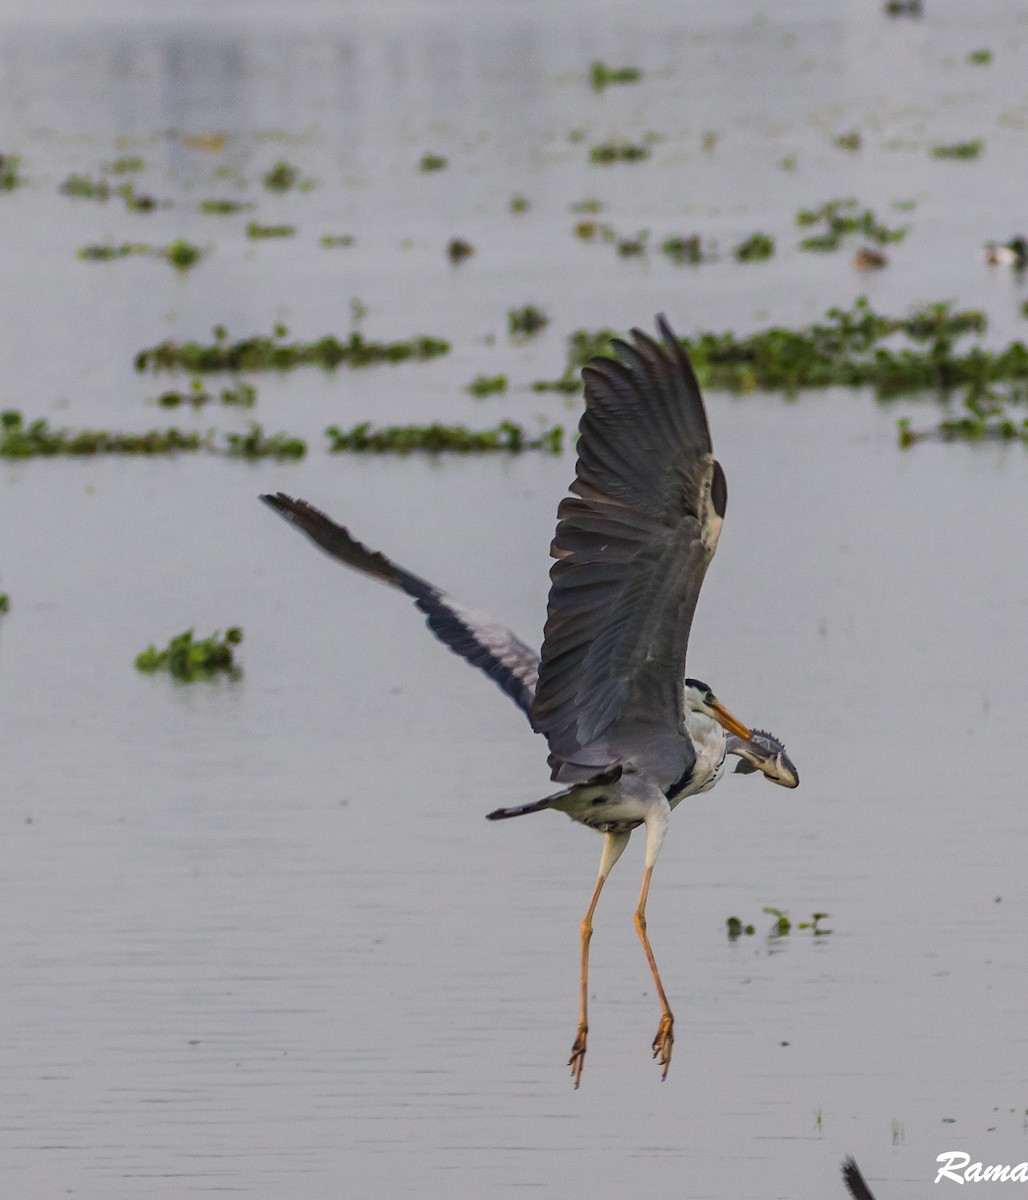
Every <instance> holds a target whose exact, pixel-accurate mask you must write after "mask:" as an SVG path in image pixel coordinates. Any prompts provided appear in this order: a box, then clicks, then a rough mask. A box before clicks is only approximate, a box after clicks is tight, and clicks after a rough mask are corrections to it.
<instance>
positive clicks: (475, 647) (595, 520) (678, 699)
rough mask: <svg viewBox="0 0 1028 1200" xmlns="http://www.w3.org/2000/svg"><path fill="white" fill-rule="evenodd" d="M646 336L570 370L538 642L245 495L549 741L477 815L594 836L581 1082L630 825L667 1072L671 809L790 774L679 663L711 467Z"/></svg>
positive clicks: (790, 782) (663, 356)
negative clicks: (666, 865) (392, 590)
mask: <svg viewBox="0 0 1028 1200" xmlns="http://www.w3.org/2000/svg"><path fill="white" fill-rule="evenodd" d="M657 324H658V328H659V330H660V333H661V338H662V342H661V343H658V342H657V341H655V340H654V339H652V338H650V337H649V336H647V335H646V334H644V333H642V332H641V331H639V330H633V331H632V334H631V341H630V342H627V341H621V340H619V339H617V340H615V341H614V342H613V349H614V351H615V353H616V354H617V355H618V358H617V359H614V358H596V359H593V360H592V361H591V362H590V363H589V364H588V365H587V366H586V367H584V368H583V370H582V375H583V378H584V380H585V412H584V414H583V416H582V419H581V423H580V426H579V440H578V462H577V464H576V473H575V479H574V481H573V482H572V484H571V487H570V491H571V492H572V493H573V494H572V495H571V496H568V497H566V498H565V499H564V500H563V501H562V502H561V504H560V506H559V508H558V512H557V519H558V520H557V531H556V536H555V537H554V540H553V543H552V546H551V550H550V553H551V555H552V557H553V558H554V559H555V560H556V561H555V562H554V565H553V566H552V568H551V570H550V580H551V586H550V595H549V602H548V606H547V618H546V624H545V628H544V630H543V646H542V651H541V654H538V655H537V654H536V653H535V652H534V651H533V650H531V649H530V648H529V647H528V646H527V645H526V644H525V643H524V642H523V641H521V639H520V638H518V637H516V636H515V635H514V634H513V633H512V632H511V631H510V630H509V629H507V628H506V627H504V626H503V625H500V624H497V623H496V622H494V621H491V620H490V619H488V618H487V617H484V616H482V615H480V614H477V613H475V612H472V611H471V610H469V609H467V608H465V607H464V606H463V605H461V604H459V603H457V602H456V601H455V600H453V599H452V598H450V597H449V596H447V595H446V593H445V592H442V591H440V589H438V588H436V587H435V586H434V585H433V584H430V583H428V582H427V581H426V580H424V579H422V578H420V577H419V576H417V575H414V574H412V573H411V572H410V571H407V570H406V569H404V568H403V567H400V566H399V565H397V564H396V563H394V562H392V561H391V560H390V559H388V558H386V556H385V555H384V554H382V553H380V552H378V551H375V550H370V549H368V548H367V547H366V546H364V545H362V544H361V543H360V542H359V541H357V540H356V539H355V538H354V537H353V536H352V535H351V534H350V533H349V531H348V530H347V529H345V528H344V527H343V526H341V525H338V524H336V523H335V522H334V521H332V520H331V519H330V518H329V517H327V516H326V515H325V514H324V513H322V512H320V511H319V510H318V509H316V508H314V507H313V506H312V505H310V504H308V503H307V502H306V501H304V500H294V499H293V498H291V497H290V496H287V495H285V494H284V493H281V492H280V493H278V494H277V495H265V496H262V497H261V499H262V500H263V501H264V502H265V503H267V504H268V505H270V506H271V507H272V508H273V509H275V510H276V512H278V513H280V514H281V515H282V516H283V517H284V518H285V519H286V520H288V521H290V522H291V523H292V524H294V525H295V526H297V528H299V529H301V530H302V531H303V532H304V533H306V534H307V536H308V537H309V538H311V540H312V541H314V542H315V543H316V544H317V545H318V546H320V547H321V549H323V550H325V551H326V552H327V553H328V554H330V555H332V556H333V557H334V558H336V559H338V560H339V561H341V562H344V563H346V564H347V565H348V566H350V567H353V568H355V569H356V570H358V571H362V572H363V573H365V574H367V575H370V576H372V577H373V578H375V579H378V580H380V581H381V582H383V583H388V584H390V585H392V586H394V587H397V588H400V589H401V590H402V591H404V592H406V593H407V594H408V595H409V596H411V597H412V598H413V600H414V602H415V604H416V606H417V607H418V608H419V609H421V611H422V612H423V613H424V614H425V616H426V618H427V623H428V626H429V628H430V629H431V630H432V631H433V633H435V635H436V636H437V637H438V638H439V639H440V640H441V641H442V642H443V643H444V644H445V645H447V646H448V647H449V648H450V649H451V650H452V651H454V652H455V653H456V654H459V655H460V656H461V657H462V658H464V659H465V660H467V661H468V662H469V663H471V664H472V665H473V666H476V667H479V668H480V669H481V670H482V671H484V672H485V673H486V674H487V675H488V676H490V678H492V679H493V681H494V682H495V683H497V684H498V685H499V686H500V687H501V688H502V689H503V691H504V692H506V693H507V695H509V696H510V697H511V699H513V700H514V702H515V703H516V704H517V705H518V706H519V707H520V708H521V709H522V711H523V712H524V713H525V714H526V716H527V717H528V719H529V721H530V722H531V725H532V728H533V729H534V730H535V731H536V732H537V733H541V734H543V736H544V737H545V738H546V740H547V742H548V744H549V765H550V769H551V778H552V779H553V780H554V781H556V782H558V783H561V784H563V785H564V786H563V787H562V788H561V790H560V791H558V792H555V793H553V794H552V795H550V796H547V797H545V798H544V799H542V800H539V801H537V802H535V803H532V804H525V805H519V806H517V807H513V808H502V809H497V810H496V811H494V812H491V813H489V814H487V815H488V817H489V819H490V820H500V819H505V818H509V817H517V816H523V815H525V814H527V813H534V812H541V811H543V810H545V809H554V810H556V811H558V812H564V813H566V814H567V815H568V816H569V817H571V819H572V820H574V821H578V822H580V823H581V824H583V825H588V826H589V827H591V828H593V829H596V830H598V831H599V832H601V833H603V834H604V844H603V850H602V853H601V857H600V867H599V872H598V875H597V879H596V884H595V887H594V889H593V893H592V896H591V898H590V901H589V907H588V909H587V910H586V914H585V917H584V918H583V920H582V924H581V930H580V933H581V996H580V1008H579V1022H578V1029H577V1033H576V1037H575V1041H574V1045H573V1047H572V1051H571V1058H570V1059H569V1062H568V1065H569V1066H570V1067H571V1072H572V1078H573V1081H574V1084H575V1087H578V1086H579V1084H580V1082H581V1077H582V1068H583V1065H584V1061H585V1052H586V1039H587V1035H588V1031H589V1025H588V1019H587V1012H588V1005H587V992H588V978H589V943H590V939H591V937H592V918H593V914H594V912H595V909H596V904H597V902H598V900H599V897H600V892H601V890H602V888H603V885H604V882H605V881H606V879H607V876H608V875H609V873H610V871H611V869H612V867H613V866H614V864H615V863H616V862H617V860H618V859H619V858H620V857H621V854H622V853H623V851H624V849H625V847H626V846H627V844H628V840H629V838H630V836H631V834H632V831H633V830H634V829H637V828H639V827H640V826H645V829H646V852H645V865H644V871H643V880H642V888H641V891H640V894H639V901H638V904H637V906H636V910H635V927H636V930H637V932H638V935H639V939H640V941H641V943H642V947H643V951H644V953H645V955H646V960H647V962H648V964H649V967H650V971H651V973H652V976H653V981H654V985H655V987H656V991H657V996H658V999H659V1001H660V1008H661V1017H660V1024H659V1026H658V1029H657V1034H656V1037H655V1038H654V1041H653V1045H652V1049H653V1056H654V1058H655V1059H658V1060H659V1065H660V1067H661V1078H662V1079H663V1078H666V1077H667V1072H668V1067H669V1066H670V1063H671V1051H672V1046H673V1044H674V1016H673V1015H672V1012H671V1007H670V1005H669V1003H668V1000H667V996H666V994H665V992H664V986H663V984H662V982H661V978H660V973H659V971H658V969H657V963H656V959H655V958H654V955H653V949H652V947H651V945H650V940H649V937H648V935H647V932H646V900H647V896H648V895H649V889H650V880H651V877H652V874H653V867H654V864H655V862H656V860H657V856H658V854H659V852H660V848H661V845H662V843H663V841H664V837H665V835H666V833H667V829H668V824H669V821H670V817H671V812H672V810H673V809H674V808H675V807H676V806H677V805H678V804H679V803H680V802H681V801H682V800H684V799H685V798H686V797H687V796H692V795H696V794H697V793H699V792H703V791H707V790H708V789H709V788H711V787H713V786H714V784H715V783H716V782H717V781H718V779H720V777H721V775H722V773H723V771H724V765H725V759H726V755H727V754H733V755H736V756H737V757H738V758H739V760H740V761H739V764H738V767H737V770H740V771H743V772H754V771H760V772H761V773H762V774H763V775H764V776H765V778H767V779H769V780H771V781H772V782H773V783H777V784H780V785H781V786H783V787H796V786H797V784H798V783H799V775H798V773H797V771H796V768H795V766H794V765H793V764H792V762H791V760H790V759H789V757H788V755H787V754H786V752H785V747H784V746H783V745H782V743H781V742H780V741H778V739H777V738H775V737H774V736H773V735H771V734H768V733H765V732H763V731H760V730H751V729H749V728H748V727H747V726H745V725H744V724H742V722H741V721H739V720H737V718H735V717H734V716H732V714H731V713H730V712H729V711H728V710H727V709H726V708H725V706H724V705H723V704H722V703H721V702H720V701H719V700H718V698H717V697H716V696H715V695H714V693H713V691H712V690H711V689H710V688H709V687H708V686H707V685H706V684H705V683H702V682H701V681H699V680H697V679H693V678H689V677H686V674H685V658H686V648H687V643H688V638H689V631H690V627H691V624H692V619H693V612H694V610H695V607H696V602H697V599H698V597H699V593H700V587H701V585H702V583H703V578H704V576H705V574H706V571H707V566H708V564H709V563H710V560H711V558H712V557H713V554H714V551H715V549H716V547H717V542H718V536H719V534H720V532H721V525H722V522H723V520H724V515H725V503H726V499H727V491H726V485H725V477H724V472H723V471H722V470H721V466H720V464H719V463H718V462H717V461H716V460H715V459H714V457H713V453H712V450H711V442H710V433H709V430H708V426H707V417H706V412H705V410H704V406H703V400H702V397H701V395H700V390H699V385H698V384H697V382H696V378H695V375H694V374H693V370H692V366H691V364H690V362H689V359H688V357H687V356H686V354H685V351H684V350H683V348H682V346H681V345H680V343H679V342H678V340H677V339H676V338H675V336H674V334H673V333H672V332H671V329H670V328H669V326H668V324H667V322H666V320H665V319H664V318H663V317H658V318H657Z"/></svg>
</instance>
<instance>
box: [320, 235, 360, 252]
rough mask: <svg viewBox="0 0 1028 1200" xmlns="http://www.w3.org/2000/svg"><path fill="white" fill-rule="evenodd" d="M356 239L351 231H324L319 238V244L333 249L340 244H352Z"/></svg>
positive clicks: (327, 248)
mask: <svg viewBox="0 0 1028 1200" xmlns="http://www.w3.org/2000/svg"><path fill="white" fill-rule="evenodd" d="M355 241H356V238H355V237H354V236H353V234H350V233H323V234H322V235H321V237H320V238H318V245H319V246H323V247H324V248H325V249H326V250H333V249H336V248H337V247H340V246H352V245H353V244H354V242H355Z"/></svg>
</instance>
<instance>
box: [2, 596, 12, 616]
mask: <svg viewBox="0 0 1028 1200" xmlns="http://www.w3.org/2000/svg"><path fill="white" fill-rule="evenodd" d="M10 611H11V597H10V596H8V594H7V593H6V592H0V613H6V612H10Z"/></svg>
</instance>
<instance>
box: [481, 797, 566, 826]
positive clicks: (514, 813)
mask: <svg viewBox="0 0 1028 1200" xmlns="http://www.w3.org/2000/svg"><path fill="white" fill-rule="evenodd" d="M563 794H564V793H563V792H561V793H560V795H563ZM555 799H557V797H556V796H547V797H546V798H545V799H544V800H536V802H535V803H534V804H517V805H515V806H514V807H513V808H497V809H494V810H493V812H491V813H486V814H485V819H486V820H487V821H505V820H506V819H507V818H508V817H523V816H524V815H525V813H534V812H542V811H543V809H546V808H552V806H553V802H554V800H555Z"/></svg>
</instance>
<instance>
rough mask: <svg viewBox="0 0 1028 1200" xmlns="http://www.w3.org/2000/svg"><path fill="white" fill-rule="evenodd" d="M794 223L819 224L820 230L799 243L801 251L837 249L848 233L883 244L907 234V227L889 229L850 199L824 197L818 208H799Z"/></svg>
mask: <svg viewBox="0 0 1028 1200" xmlns="http://www.w3.org/2000/svg"><path fill="white" fill-rule="evenodd" d="M796 224H797V225H800V226H803V227H807V228H809V227H811V226H815V225H819V226H821V230H820V232H819V233H816V234H811V235H810V236H809V237H806V238H804V239H803V241H801V242H800V249H801V250H815V251H833V250H838V249H839V247H840V246H841V245H842V243H843V239H844V238H846V237H849V236H851V235H852V236H859V237H864V238H867V239H868V240H869V241H872V242H877V243H878V244H879V245H886V244H888V243H890V242H901V241H902V240H903V238H904V237H905V236H906V233H907V229H906V226H902V227H899V228H895V229H890V228H889V227H888V226H887V225H885V224H884V223H883V222H882V221H880V220H879V219H878V218H877V217H876V216H875V214H874V213H873V212H872V211H871V209H869V208H865V209H863V210H860V209H859V208H858V205H857V202H856V200H853V199H849V200H827V201H825V203H824V204H820V205H818V207H817V208H801V209H800V211H799V212H798V213H797V214H796Z"/></svg>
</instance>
